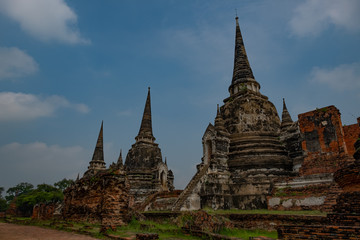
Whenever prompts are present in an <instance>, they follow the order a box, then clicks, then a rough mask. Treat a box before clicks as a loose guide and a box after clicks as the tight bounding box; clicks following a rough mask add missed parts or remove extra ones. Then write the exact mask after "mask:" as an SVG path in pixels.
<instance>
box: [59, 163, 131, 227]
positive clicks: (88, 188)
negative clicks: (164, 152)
mask: <svg viewBox="0 0 360 240" xmlns="http://www.w3.org/2000/svg"><path fill="white" fill-rule="evenodd" d="M128 188H129V186H128V182H127V178H126V175H125V173H124V172H123V171H122V170H119V169H118V170H113V169H109V170H107V171H104V172H99V173H98V174H96V175H94V176H92V177H86V178H82V179H80V180H78V181H76V183H75V185H73V186H71V187H69V188H68V189H66V190H65V192H64V194H65V198H64V208H63V217H64V218H65V219H69V220H73V221H86V222H94V223H101V224H102V225H103V226H121V225H124V224H125V223H126V222H127V221H128V220H129V219H128V218H129V216H128V210H129V197H128Z"/></svg>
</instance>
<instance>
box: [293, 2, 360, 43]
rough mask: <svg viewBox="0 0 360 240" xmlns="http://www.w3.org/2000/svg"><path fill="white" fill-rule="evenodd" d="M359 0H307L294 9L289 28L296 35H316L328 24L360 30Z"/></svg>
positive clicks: (350, 29)
mask: <svg viewBox="0 0 360 240" xmlns="http://www.w3.org/2000/svg"><path fill="white" fill-rule="evenodd" d="M359 11H360V1H358V0H345V1H344V0H307V1H305V2H304V3H302V4H300V5H299V6H298V7H297V8H296V9H295V14H294V16H293V18H292V19H291V20H290V28H291V30H292V32H293V34H294V35H297V36H308V35H310V36H316V35H319V34H320V32H321V31H323V30H325V29H326V28H328V27H329V26H330V25H334V26H336V27H340V28H345V29H347V30H349V31H359V30H360V25H359V22H360V14H359Z"/></svg>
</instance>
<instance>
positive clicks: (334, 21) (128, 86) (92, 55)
mask: <svg viewBox="0 0 360 240" xmlns="http://www.w3.org/2000/svg"><path fill="white" fill-rule="evenodd" d="M235 9H237V12H238V16H239V23H240V27H241V30H242V34H243V37H244V41H245V46H246V49H247V53H248V56H249V61H250V64H251V66H252V69H253V72H254V75H255V78H256V79H257V81H258V82H259V83H260V84H261V87H262V88H261V92H262V93H263V94H264V95H266V96H268V97H269V99H270V100H271V101H272V102H273V103H274V104H275V105H276V107H277V110H278V112H280V113H281V111H282V109H281V108H282V98H285V99H286V102H287V105H288V109H289V111H290V113H291V115H292V117H293V119H297V115H298V114H300V113H303V112H307V111H310V110H313V109H315V108H321V107H325V106H329V105H335V106H336V107H337V108H339V109H340V111H341V113H342V119H343V124H352V123H355V122H356V117H358V116H360V107H359V104H358V103H359V100H360V46H359V43H360V24H359V23H360V15H359V14H358V13H359V12H360V1H358V0H297V1H288V0H274V1H266V0H236V1H235V0H228V1H222V0H211V1H209V0H196V1H194V0H185V1H175V0H153V1H145V0H142V1H141V0H131V1H130V0H125V1H117V0H106V1H95V0H77V1H70V0H0V32H1V35H0V132H1V135H0V164H1V167H0V186H3V187H5V188H8V187H11V186H14V185H16V184H17V183H19V182H23V181H27V182H30V183H33V184H34V185H36V184H39V183H44V182H45V183H54V182H56V181H58V180H61V179H62V178H64V177H66V178H76V176H77V174H78V173H80V174H83V173H84V172H85V171H86V169H87V166H88V162H89V161H90V160H91V156H92V152H93V149H94V147H95V143H96V138H97V135H98V132H99V128H100V124H101V121H102V120H104V141H105V161H106V163H107V165H109V164H110V163H111V162H113V161H116V159H117V156H118V154H119V151H120V149H123V153H124V155H126V154H127V151H128V150H129V149H130V147H131V144H133V143H134V142H135V140H134V137H135V136H136V135H137V133H138V130H139V127H140V121H141V115H142V112H143V108H144V104H145V99H146V94H147V87H148V86H150V87H151V97H152V113H153V132H154V136H155V137H156V138H157V140H156V142H157V143H159V146H160V148H161V149H162V154H163V157H167V162H168V165H169V167H170V168H171V169H172V170H173V172H174V175H175V185H176V187H177V188H183V187H184V186H185V185H186V184H187V182H188V181H189V179H190V178H191V177H192V175H193V174H194V173H195V165H196V164H198V163H200V161H201V156H202V145H201V137H202V135H203V132H204V131H205V129H206V127H207V125H208V123H209V122H213V120H214V117H215V113H216V104H221V103H222V100H223V99H224V98H226V97H227V96H228V92H227V89H228V86H229V85H230V82H231V77H232V67H233V55H234V52H233V51H234V35H235V19H234V18H235Z"/></svg>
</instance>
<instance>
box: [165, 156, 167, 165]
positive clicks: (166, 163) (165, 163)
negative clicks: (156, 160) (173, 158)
mask: <svg viewBox="0 0 360 240" xmlns="http://www.w3.org/2000/svg"><path fill="white" fill-rule="evenodd" d="M165 165H166V166H167V160H166V157H165Z"/></svg>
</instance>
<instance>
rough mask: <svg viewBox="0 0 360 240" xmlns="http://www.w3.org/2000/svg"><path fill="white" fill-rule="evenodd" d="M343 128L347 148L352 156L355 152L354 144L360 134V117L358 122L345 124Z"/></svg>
mask: <svg viewBox="0 0 360 240" xmlns="http://www.w3.org/2000/svg"><path fill="white" fill-rule="evenodd" d="M343 129H344V139H345V144H346V148H347V150H348V153H349V155H350V156H352V155H354V153H355V147H354V144H355V142H356V140H357V139H358V138H359V136H360V118H358V123H357V124H352V125H348V126H344V127H343Z"/></svg>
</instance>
